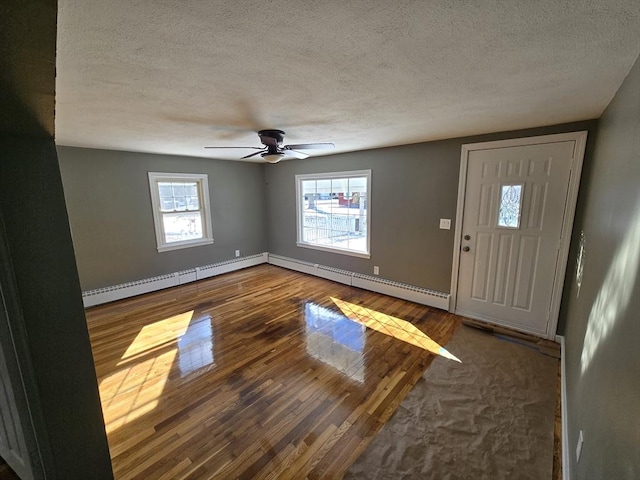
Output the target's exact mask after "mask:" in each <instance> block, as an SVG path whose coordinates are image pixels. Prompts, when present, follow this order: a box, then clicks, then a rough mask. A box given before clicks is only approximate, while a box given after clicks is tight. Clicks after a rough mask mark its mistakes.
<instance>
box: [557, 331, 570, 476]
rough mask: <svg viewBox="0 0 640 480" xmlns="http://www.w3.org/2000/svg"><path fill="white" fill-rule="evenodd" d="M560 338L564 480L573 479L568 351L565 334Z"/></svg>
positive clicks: (558, 336) (559, 336)
mask: <svg viewBox="0 0 640 480" xmlns="http://www.w3.org/2000/svg"><path fill="white" fill-rule="evenodd" d="M556 338H559V339H560V377H561V378H560V384H561V392H560V405H561V409H560V411H561V415H562V480H571V472H570V469H571V462H570V458H569V429H568V421H569V420H568V418H567V417H568V416H567V375H566V373H567V367H566V353H565V349H564V336H563V335H557V336H556Z"/></svg>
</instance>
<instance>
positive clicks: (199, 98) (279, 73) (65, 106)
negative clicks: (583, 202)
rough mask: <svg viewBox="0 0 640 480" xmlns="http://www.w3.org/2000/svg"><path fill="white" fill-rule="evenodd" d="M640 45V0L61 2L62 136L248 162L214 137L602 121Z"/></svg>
mask: <svg viewBox="0 0 640 480" xmlns="http://www.w3.org/2000/svg"><path fill="white" fill-rule="evenodd" d="M639 53H640V2H638V1H637V0H602V1H567V0H538V1H531V0H504V1H497V0H484V1H451V0H442V1H402V0H396V1H389V0H372V1H364V0H362V1H342V0H337V1H333V0H332V1H316V2H311V1H309V2H307V1H304V0H289V1H287V0H273V1H269V0H263V1H260V2H258V1H253V0H235V1H230V0H227V1H195V0H188V1H185V0H163V1H160V0H136V1H132V0H108V1H106V0H59V16H58V52H57V84H56V140H57V143H58V144H60V145H72V146H84V147H95V148H105V149H117V150H130V151H142V152H152V153H167V154H180V155H189V156H198V157H215V158H226V159H237V158H238V157H240V156H242V155H245V154H248V153H251V150H247V151H244V150H213V151H212V150H205V149H204V148H203V147H204V146H205V145H211V146H226V145H230V146H260V143H259V140H258V136H257V135H256V134H255V131H257V130H259V129H262V128H280V129H283V130H285V131H286V132H287V136H286V139H285V143H306V142H334V143H335V144H336V150H335V152H346V151H354V150H363V149H369V148H376V147H383V146H391V145H401V144H407V143H416V142H422V141H429V140H436V139H443V138H452V137H460V136H465V135H473V134H481V133H489V132H496V131H506V130H514V129H520V128H528V127H536V126H542V125H551V124H557V123H564V122H571V121H577V120H584V119H592V118H597V117H599V116H600V114H601V113H602V111H603V110H604V108H605V107H606V106H607V104H608V102H609V101H610V100H611V98H612V97H613V95H614V94H615V92H616V90H617V89H618V87H619V86H620V84H621V83H622V81H623V79H624V78H625V76H626V75H627V73H628V72H629V70H630V68H631V66H632V64H633V62H634V60H635V59H636V58H637V56H638V54H639ZM312 153H313V152H312ZM318 153H319V152H318ZM257 158H258V159H259V158H260V157H257Z"/></svg>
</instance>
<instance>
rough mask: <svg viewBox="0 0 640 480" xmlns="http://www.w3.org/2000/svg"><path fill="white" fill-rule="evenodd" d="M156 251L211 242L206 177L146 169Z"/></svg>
mask: <svg viewBox="0 0 640 480" xmlns="http://www.w3.org/2000/svg"><path fill="white" fill-rule="evenodd" d="M149 187H150V189H151V205H152V207H153V222H154V225H155V229H156V241H157V243H158V251H159V252H166V251H168V250H176V249H178V248H187V247H194V246H197V245H207V244H211V243H213V234H212V230H211V215H210V213H209V186H208V183H207V176H206V175H200V174H195V173H186V174H185V173H157V172H149Z"/></svg>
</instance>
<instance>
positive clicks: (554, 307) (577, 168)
mask: <svg viewBox="0 0 640 480" xmlns="http://www.w3.org/2000/svg"><path fill="white" fill-rule="evenodd" d="M570 140H574V141H575V147H574V151H573V159H572V161H571V172H570V177H569V191H568V194H567V201H566V203H565V209H564V220H563V222H562V233H561V238H560V245H559V252H558V261H557V263H556V269H555V276H554V282H553V292H552V297H551V306H550V311H549V322H548V324H547V332H546V338H548V339H551V340H555V336H556V329H557V326H558V315H559V313H560V302H561V300H562V289H563V287H564V275H565V272H566V270H567V259H568V257H569V246H570V244H571V231H572V230H573V219H574V215H575V211H576V201H577V199H578V189H579V187H580V175H581V173H582V163H583V160H584V152H585V147H586V143H587V132H586V131H580V132H570V133H559V134H554V135H543V136H539V137H526V138H515V139H511V140H498V141H494V142H482V143H469V144H465V145H462V153H461V156H460V178H459V182H458V206H457V209H456V225H455V232H454V243H453V265H452V270H451V296H450V303H449V311H450V312H452V313H455V311H456V304H457V298H458V297H457V293H458V275H459V271H460V268H459V267H460V247H461V243H462V239H461V237H462V216H463V213H464V207H465V205H464V199H465V194H466V189H467V166H468V163H469V153H470V152H472V151H477V150H488V149H494V148H506V147H519V146H525V145H536V144H542V143H556V142H566V141H570Z"/></svg>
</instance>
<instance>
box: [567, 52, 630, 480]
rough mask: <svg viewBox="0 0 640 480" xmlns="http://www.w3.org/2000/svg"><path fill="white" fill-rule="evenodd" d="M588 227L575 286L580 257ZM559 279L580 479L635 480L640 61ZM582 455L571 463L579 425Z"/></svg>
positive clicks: (599, 153)
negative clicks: (564, 277)
mask: <svg viewBox="0 0 640 480" xmlns="http://www.w3.org/2000/svg"><path fill="white" fill-rule="evenodd" d="M581 233H583V234H584V245H585V248H584V251H585V255H584V257H583V258H584V262H583V265H584V269H583V275H582V280H581V282H580V288H579V289H578V280H577V267H576V264H577V262H576V256H577V250H578V249H577V248H576V247H577V246H578V245H579V243H580V234H581ZM572 245H573V247H572V254H571V261H570V263H569V268H568V271H567V281H566V283H565V294H566V295H565V299H564V305H563V307H564V308H563V316H565V318H564V321H565V337H566V351H565V356H566V369H567V373H566V382H567V397H568V413H569V416H568V422H569V428H568V435H569V442H570V445H569V456H570V459H571V472H572V474H573V475H572V477H573V478H576V479H595V478H602V479H604V478H611V479H614V478H615V479H620V480H622V479H638V478H640V348H639V346H638V343H639V342H640V320H639V313H638V312H640V272H639V270H640V61H638V60H636V64H635V66H634V67H633V69H632V70H631V72H630V74H629V76H628V77H627V79H626V80H625V82H624V83H623V85H622V86H621V87H620V89H619V91H618V93H617V94H616V96H615V97H614V99H613V100H612V102H611V103H610V104H609V106H608V107H607V109H606V110H605V112H604V114H603V116H602V117H601V118H600V121H599V124H598V131H597V134H596V135H595V146H594V154H593V158H592V162H591V163H590V165H588V168H587V169H586V170H585V172H584V175H583V178H582V183H581V193H580V199H579V203H578V210H577V214H576V222H575V226H574V235H573V242H572ZM580 430H583V432H584V448H583V452H582V458H581V460H580V462H579V463H577V464H576V458H575V451H576V444H577V440H578V434H579V431H580Z"/></svg>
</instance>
